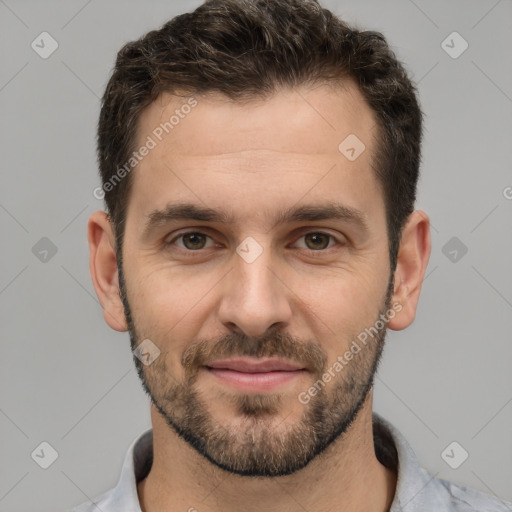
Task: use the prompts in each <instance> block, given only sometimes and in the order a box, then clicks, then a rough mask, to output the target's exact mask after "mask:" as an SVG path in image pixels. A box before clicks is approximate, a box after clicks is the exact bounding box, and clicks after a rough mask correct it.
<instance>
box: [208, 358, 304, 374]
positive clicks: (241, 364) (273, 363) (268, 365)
mask: <svg viewBox="0 0 512 512" xmlns="http://www.w3.org/2000/svg"><path fill="white" fill-rule="evenodd" d="M206 366H207V367H208V368H219V369H220V368H222V369H225V370H234V371H237V372H244V373H263V372H276V371H286V372H289V371H294V370H295V371H296V370H304V369H305V368H304V367H303V366H300V365H297V364H294V363H289V362H287V361H283V360H281V359H275V358H274V359H270V358H266V359H263V358H261V359H248V358H236V359H222V360H220V359H219V360H218V361H213V362H211V363H208V364H207V365H206Z"/></svg>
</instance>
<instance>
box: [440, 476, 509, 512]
mask: <svg viewBox="0 0 512 512" xmlns="http://www.w3.org/2000/svg"><path fill="white" fill-rule="evenodd" d="M436 480H437V483H438V485H439V486H440V487H442V488H443V489H444V490H446V492H447V493H448V495H449V499H450V508H449V510H450V512H452V511H453V512H476V511H478V512H512V502H510V501H505V500H502V499H500V498H497V497H495V496H491V495H490V494H486V493H483V492H480V491H477V490H476V489H472V488H470V487H465V486H463V485H458V484H454V483H453V482H449V481H448V480H444V479H442V478H437V479H436Z"/></svg>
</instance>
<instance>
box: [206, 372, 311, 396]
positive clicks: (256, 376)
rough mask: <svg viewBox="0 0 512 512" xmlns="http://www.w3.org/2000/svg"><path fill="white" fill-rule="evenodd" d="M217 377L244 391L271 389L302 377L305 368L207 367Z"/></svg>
mask: <svg viewBox="0 0 512 512" xmlns="http://www.w3.org/2000/svg"><path fill="white" fill-rule="evenodd" d="M206 370H207V371H208V372H209V373H211V374H212V375H214V376H215V377H216V378H217V379H219V380H221V381H222V382H225V383H226V384H230V385H232V386H234V387H236V388H237V389H240V390H243V391H271V390H274V389H276V388H278V387H280V386H282V385H283V384H286V383H288V382H291V381H293V380H294V379H297V378H298V377H300V376H301V375H302V374H303V373H304V372H305V370H294V371H273V372H261V373H246V372H236V371H234V370H227V369H224V368H206Z"/></svg>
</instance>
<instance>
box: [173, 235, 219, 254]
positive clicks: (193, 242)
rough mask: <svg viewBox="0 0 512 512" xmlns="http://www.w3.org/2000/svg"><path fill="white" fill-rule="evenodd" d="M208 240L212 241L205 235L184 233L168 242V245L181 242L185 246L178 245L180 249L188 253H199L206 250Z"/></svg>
mask: <svg viewBox="0 0 512 512" xmlns="http://www.w3.org/2000/svg"><path fill="white" fill-rule="evenodd" d="M208 239H210V240H212V239H211V237H209V236H208V235H205V234H204V233H200V232H198V231H188V232H187V233H182V234H181V235H179V236H177V237H175V238H173V239H172V240H171V241H169V242H166V245H174V244H175V242H176V241H178V240H181V241H182V243H183V245H180V244H176V245H177V246H178V247H179V248H181V249H184V250H187V251H198V250H201V249H205V248H206V245H205V244H206V241H207V240H208ZM212 242H213V240H212ZM210 247H212V245H210Z"/></svg>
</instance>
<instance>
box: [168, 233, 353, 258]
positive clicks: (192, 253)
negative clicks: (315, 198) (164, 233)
mask: <svg viewBox="0 0 512 512" xmlns="http://www.w3.org/2000/svg"><path fill="white" fill-rule="evenodd" d="M311 234H314V235H324V236H327V237H329V243H330V242H331V241H332V240H334V241H335V242H336V243H335V245H334V246H332V247H327V248H326V249H318V250H314V249H308V248H307V247H306V248H301V250H303V251H306V252H308V253H309V255H311V256H313V257H315V256H322V255H325V254H327V253H329V252H330V251H331V250H332V249H334V247H336V246H344V245H346V244H345V243H342V242H340V240H338V239H337V238H336V237H335V236H334V235H331V234H330V233H325V232H324V231H308V232H306V233H303V234H302V235H301V236H300V237H299V238H297V239H296V241H298V240H300V239H301V238H304V237H305V236H307V235H311ZM186 235H202V236H205V237H207V238H210V239H213V238H212V237H211V236H210V235H207V234H206V233H203V232H202V231H185V232H183V233H180V234H179V235H177V236H175V237H174V238H173V239H172V240H170V241H169V242H164V246H165V248H171V246H174V248H177V249H178V250H179V251H180V252H182V254H183V255H185V256H186V257H191V258H194V257H197V256H199V255H200V254H201V253H202V252H203V251H205V250H206V249H208V248H203V249H197V250H195V251H194V250H191V249H185V248H183V247H178V246H176V245H175V244H174V242H176V241H177V240H179V239H182V238H183V237H184V236H186Z"/></svg>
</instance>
